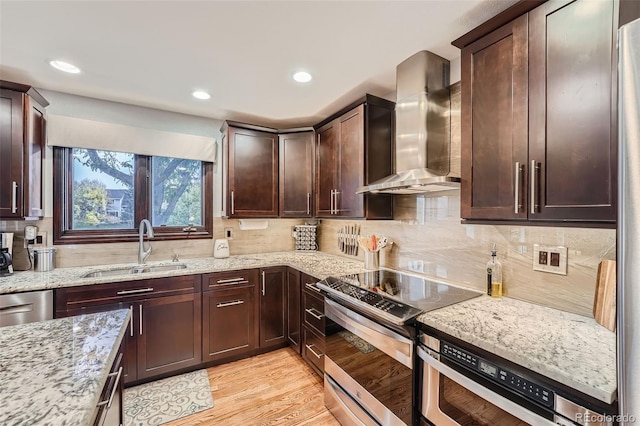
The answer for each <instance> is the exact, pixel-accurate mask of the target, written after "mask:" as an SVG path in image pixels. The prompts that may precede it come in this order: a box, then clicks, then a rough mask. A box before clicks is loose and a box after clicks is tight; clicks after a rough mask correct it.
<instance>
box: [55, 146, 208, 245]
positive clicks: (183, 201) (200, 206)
mask: <svg viewBox="0 0 640 426" xmlns="http://www.w3.org/2000/svg"><path fill="white" fill-rule="evenodd" d="M212 203H213V167H212V163H210V162H204V161H197V160H189V159H182V158H172V157H162V156H147V155H136V154H131V153H125V152H115V151H106V150H98V149H88V148H66V147H65V148H63V147H56V148H54V242H55V243H57V244H77V243H98V242H118V241H137V239H138V225H139V223H140V221H141V220H142V219H145V218H147V219H149V220H150V221H151V223H152V225H153V228H154V232H155V238H154V239H155V240H163V239H165V240H169V239H185V238H211V236H212V226H213V206H212Z"/></svg>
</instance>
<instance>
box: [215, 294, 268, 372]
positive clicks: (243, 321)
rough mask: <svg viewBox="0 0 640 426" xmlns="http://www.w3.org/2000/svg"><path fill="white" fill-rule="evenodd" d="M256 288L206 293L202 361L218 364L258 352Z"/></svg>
mask: <svg viewBox="0 0 640 426" xmlns="http://www.w3.org/2000/svg"><path fill="white" fill-rule="evenodd" d="M255 289H256V286H255V285H253V284H251V285H239V286H238V287H233V288H228V289H225V290H218V291H205V292H203V293H202V339H203V340H202V361H203V362H209V361H217V360H220V359H224V358H227V357H231V356H236V355H242V354H245V353H249V352H251V351H253V350H254V349H256V348H257V346H258V341H257V333H256V330H258V322H257V321H258V316H257V315H256V313H257V312H256V302H255V293H256V291H255Z"/></svg>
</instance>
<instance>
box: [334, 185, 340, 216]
mask: <svg viewBox="0 0 640 426" xmlns="http://www.w3.org/2000/svg"><path fill="white" fill-rule="evenodd" d="M338 194H340V191H338V190H337V189H336V190H335V191H333V196H334V197H335V199H336V200H335V201H334V202H333V208H334V213H333V214H338V212H339V211H340V209H338Z"/></svg>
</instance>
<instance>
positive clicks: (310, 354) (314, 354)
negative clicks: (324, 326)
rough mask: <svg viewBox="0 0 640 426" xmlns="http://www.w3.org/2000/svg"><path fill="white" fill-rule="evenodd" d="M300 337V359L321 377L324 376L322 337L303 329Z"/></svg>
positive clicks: (307, 328)
mask: <svg viewBox="0 0 640 426" xmlns="http://www.w3.org/2000/svg"><path fill="white" fill-rule="evenodd" d="M302 333H303V337H302V358H303V359H304V360H305V361H307V363H308V364H309V365H310V366H311V368H313V370H314V371H315V372H316V373H318V375H320V376H322V375H323V374H324V335H320V334H317V333H315V332H314V331H313V330H312V329H311V328H309V327H304V330H303V332H302Z"/></svg>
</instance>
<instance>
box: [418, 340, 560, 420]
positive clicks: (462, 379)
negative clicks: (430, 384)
mask: <svg viewBox="0 0 640 426" xmlns="http://www.w3.org/2000/svg"><path fill="white" fill-rule="evenodd" d="M418 356H419V357H420V358H421V359H422V360H423V361H424V362H425V363H427V364H428V365H429V367H431V368H433V369H435V370H436V371H438V372H439V373H440V374H442V375H444V376H446V377H448V378H449V379H451V380H453V381H454V382H456V383H458V384H459V385H460V386H462V387H463V388H465V389H467V390H469V391H471V392H473V393H475V394H476V395H478V396H479V397H480V398H483V399H485V400H487V401H488V402H490V403H492V404H493V405H495V406H496V407H499V408H501V409H503V410H504V411H506V412H508V413H510V414H512V415H513V416H515V417H517V418H519V419H521V420H523V421H525V422H527V423H530V424H535V425H555V423H554V422H552V421H551V420H547V419H545V418H544V417H541V416H539V415H538V414H536V413H534V412H532V411H529V410H527V409H526V408H524V407H522V406H520V405H519V404H516V403H515V402H513V401H510V400H508V399H507V398H505V397H504V396H502V395H500V394H497V393H495V392H494V391H492V390H490V389H487V388H485V387H484V386H482V385H481V384H479V383H478V382H476V381H474V380H472V379H470V378H468V377H467V376H465V375H464V374H462V373H460V372H458V371H456V370H454V369H453V368H451V367H449V366H448V365H445V364H443V363H442V362H440V361H438V360H437V359H435V358H434V357H432V356H431V355H429V354H428V353H427V351H426V350H424V348H423V347H422V346H418ZM423 385H424V384H423ZM434 397H435V398H438V396H437V395H434ZM423 414H425V413H423Z"/></svg>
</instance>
